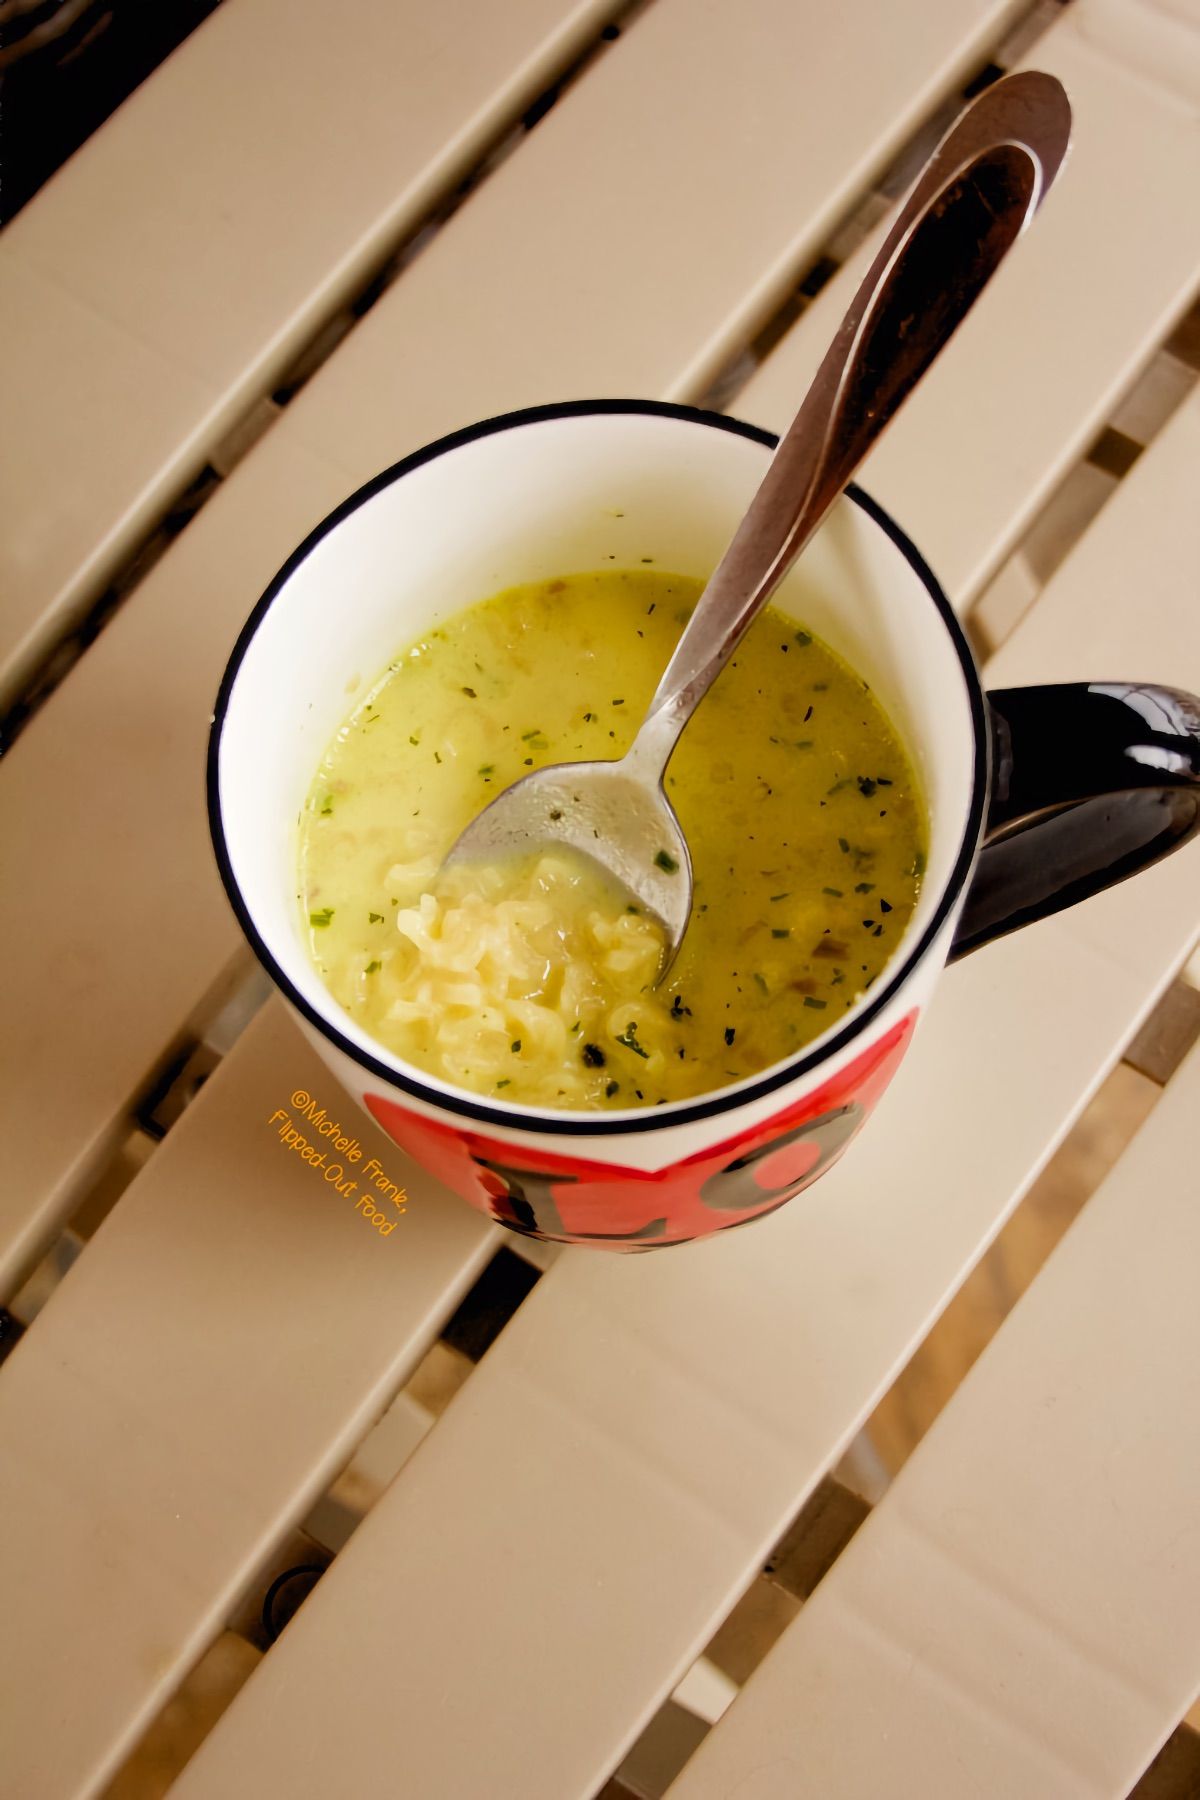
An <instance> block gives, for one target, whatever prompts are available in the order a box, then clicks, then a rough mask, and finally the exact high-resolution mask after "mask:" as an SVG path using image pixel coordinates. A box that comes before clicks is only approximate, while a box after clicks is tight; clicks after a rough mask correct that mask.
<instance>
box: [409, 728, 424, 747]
mask: <svg viewBox="0 0 1200 1800" xmlns="http://www.w3.org/2000/svg"><path fill="white" fill-rule="evenodd" d="M408 741H409V743H410V744H419V743H420V741H421V734H420V732H419V731H418V732H416V733H415V734H412V733H410V735H409V739H408Z"/></svg>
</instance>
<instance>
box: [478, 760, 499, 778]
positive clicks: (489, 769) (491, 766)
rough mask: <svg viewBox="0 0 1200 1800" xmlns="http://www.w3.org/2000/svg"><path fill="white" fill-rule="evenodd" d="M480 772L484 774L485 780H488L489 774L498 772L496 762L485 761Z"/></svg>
mask: <svg viewBox="0 0 1200 1800" xmlns="http://www.w3.org/2000/svg"><path fill="white" fill-rule="evenodd" d="M479 773H480V774H481V775H482V776H483V778H484V780H485V781H486V780H487V778H488V776H489V775H494V774H495V773H496V765H495V763H483V764H482V765H481V766H480V769H479Z"/></svg>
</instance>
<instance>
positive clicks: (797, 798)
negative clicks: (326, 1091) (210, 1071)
mask: <svg viewBox="0 0 1200 1800" xmlns="http://www.w3.org/2000/svg"><path fill="white" fill-rule="evenodd" d="M700 587H701V584H700V583H699V582H697V581H694V580H691V579H689V578H687V577H684V576H679V575H669V574H664V573H661V572H659V571H657V570H655V569H652V568H646V569H638V570H613V571H608V572H599V573H595V574H584V575H572V576H568V577H565V578H563V579H561V580H557V581H550V582H545V583H540V584H536V585H530V586H525V587H519V588H512V589H509V590H508V591H506V592H505V593H502V594H498V595H496V596H495V597H494V598H493V599H490V600H487V601H484V602H482V603H481V604H479V605H476V606H473V607H471V608H469V609H468V610H467V611H465V612H462V613H460V614H458V615H457V616H456V617H454V618H452V619H450V620H448V621H447V622H446V623H445V624H443V625H441V626H439V627H438V628H437V629H436V630H433V631H431V632H429V633H428V635H427V636H426V637H424V638H422V639H421V640H420V641H419V642H418V643H415V644H413V645H411V646H410V647H409V648H408V649H407V650H405V651H404V652H402V653H401V654H400V655H398V656H397V657H396V658H395V660H394V661H393V662H392V663H391V664H390V665H389V666H388V668H387V669H386V670H385V671H384V673H383V675H382V676H381V677H380V678H379V680H378V681H376V683H375V684H374V685H373V687H372V688H371V689H370V691H369V693H368V694H367V695H366V697H365V698H364V699H363V700H362V701H361V702H360V704H359V705H358V706H356V708H355V710H354V712H353V713H352V714H351V716H350V717H349V718H348V719H347V721H346V723H345V724H344V725H343V726H342V728H341V729H340V730H339V732H338V733H337V736H336V738H335V739H334V741H333V743H332V744H331V745H330V747H329V749H328V751H327V752H326V754H325V756H324V757H323V758H322V761H321V764H320V768H319V770H318V772H317V776H316V779H315V781H314V783H313V786H312V789H311V792H310V794H309V796H308V799H307V801H306V804H305V807H304V810H303V813H302V816H301V823H300V903H301V907H302V909H303V922H304V929H305V932H306V935H307V938H308V942H309V945H310V949H311V953H312V957H313V961H314V963H315V964H316V967H317V969H318V970H319V972H320V974H321V975H322V977H323V979H324V980H325V982H326V983H327V985H328V987H329V989H330V991H331V992H332V993H333V995H334V996H335V998H336V999H337V1000H338V1001H339V1002H340V1003H341V1005H342V1006H343V1007H344V1008H345V1009H346V1011H347V1012H348V1013H349V1014H350V1015H351V1016H352V1017H353V1018H354V1019H355V1020H356V1021H357V1022H358V1023H359V1025H360V1026H361V1027H362V1028H363V1029H364V1030H365V1031H367V1032H368V1033H370V1034H371V1036H373V1037H374V1038H376V1039H377V1040H378V1041H379V1042H380V1043H381V1044H383V1045H385V1046H386V1047H387V1048H388V1049H389V1050H391V1051H392V1052H394V1053H395V1054H396V1055H398V1056H399V1057H401V1058H403V1059H404V1060H405V1061H407V1062H410V1063H412V1064H414V1065H415V1066H417V1067H419V1068H421V1069H424V1070H426V1071H428V1072H429V1073H430V1074H433V1075H436V1076H438V1077H440V1078H441V1079H443V1080H447V1081H451V1082H453V1083H454V1084H455V1085H457V1086H461V1087H465V1088H468V1089H471V1090H472V1091H474V1092H477V1093H480V1094H483V1095H486V1096H488V1097H490V1098H496V1099H501V1100H506V1101H507V1100H511V1101H516V1102H520V1103H525V1104H530V1105H540V1106H551V1107H555V1106H557V1107H568V1108H572V1109H580V1110H589V1109H594V1108H620V1107H629V1106H641V1105H646V1106H651V1105H656V1104H659V1103H661V1102H663V1101H666V1100H678V1099H683V1098H685V1097H687V1096H690V1095H695V1094H700V1093H705V1092H707V1091H709V1090H711V1089H714V1088H719V1087H724V1086H726V1085H727V1084H729V1083H730V1082H734V1081H738V1080H741V1079H742V1078H743V1077H745V1076H747V1075H750V1074H753V1073H755V1072H756V1071H758V1070H761V1069H763V1068H766V1067H768V1066H770V1065H771V1064H773V1063H776V1062H778V1061H780V1060H781V1059H782V1058H785V1057H787V1056H790V1055H792V1054H794V1053H795V1052H796V1051H797V1050H799V1049H801V1048H802V1047H803V1046H804V1045H805V1044H807V1043H808V1042H809V1041H810V1040H811V1039H813V1038H815V1037H817V1036H818V1035H819V1034H820V1033H822V1032H824V1031H826V1030H828V1029H829V1028H830V1027H831V1026H833V1025H836V1023H837V1022H838V1020H839V1019H840V1018H841V1017H842V1015H843V1014H844V1013H845V1012H847V1011H848V1010H849V1009H850V1008H851V1007H852V1006H853V1005H854V1003H855V1001H856V1000H858V999H859V998H860V997H861V995H862V994H863V992H864V991H865V990H866V989H867V988H869V987H870V986H871V984H872V982H874V981H875V980H876V979H877V978H878V976H879V974H880V971H881V970H882V969H883V967H884V965H885V964H886V962H887V960H888V958H889V957H890V956H891V955H892V953H893V952H894V950H895V949H896V946H897V945H898V943H899V942H900V940H901V938H902V936H903V934H904V930H905V927H906V925H907V923H908V921H909V918H910V917H911V914H912V910H913V907H914V904H915V902H916V897H917V892H918V889H919V885H920V878H921V873H922V871H923V869H924V861H925V842H926V827H925V818H924V810H923V806H922V803H921V800H920V796H919V793H918V789H917V783H916V779H915V776H914V773H913V769H912V767H911V764H910V763H909V760H908V758H907V756H906V754H905V752H904V750H903V748H902V747H901V745H900V743H899V741H898V738H897V736H896V733H895V732H894V731H893V729H892V727H891V725H890V723H889V721H888V719H887V717H886V715H885V714H884V712H883V709H882V708H881V707H880V705H879V703H878V702H877V700H876V699H875V697H874V695H873V694H872V693H871V692H870V690H869V688H868V686H867V684H866V683H865V682H864V681H862V680H861V679H860V678H859V677H858V676H857V675H855V673H854V672H853V670H851V669H850V668H849V667H848V666H847V665H846V664H845V663H844V662H843V661H842V660H841V659H840V657H838V656H837V655H836V654H835V653H834V652H833V651H832V650H831V649H830V648H829V647H828V646H827V645H825V644H824V643H822V642H821V641H820V640H819V639H818V638H817V637H815V636H814V635H813V634H812V633H811V632H809V631H807V630H803V629H801V628H799V627H798V626H797V625H796V623H795V622H794V621H792V620H789V619H786V618H785V617H783V615H782V614H780V613H778V612H776V611H774V610H773V609H771V608H768V609H767V611H766V612H764V613H763V614H762V616H761V617H760V618H759V619H758V620H757V621H756V622H755V624H754V626H753V627H752V628H751V630H750V631H749V632H748V633H747V636H746V638H745V639H744V641H743V643H742V645H741V646H740V648H739V650H738V652H737V655H736V656H735V658H734V659H733V662H732V663H731V664H730V666H729V667H728V668H727V669H725V671H724V672H723V673H722V675H721V676H720V677H719V679H718V680H717V682H716V683H715V685H714V687H713V689H712V691H711V692H710V693H709V695H708V696H707V697H706V699H705V700H704V702H703V703H702V704H701V706H700V707H699V709H698V710H697V712H696V715H695V717H694V718H693V720H692V722H691V724H690V725H689V726H688V728H687V730H686V732H685V733H684V735H683V737H682V739H681V740H680V744H679V747H678V749H677V750H676V752H675V755H674V758H673V759H672V762H671V765H670V770H669V773H668V776H667V788H668V791H669V793H670V797H671V800H672V802H673V804H674V806H675V808H676V810H677V812H678V814H679V817H680V821H681V823H682V825H683V829H684V832H685V835H686V837H687V840H688V843H689V845H690V847H691V851H692V858H693V865H694V873H695V899H694V906H693V911H692V917H691V922H690V924H689V927H688V931H687V934H686V936H685V938H684V942H683V947H682V949H681V951H680V953H679V956H678V957H677V959H676V961H675V963H674V964H673V966H672V968H671V970H670V973H669V975H668V976H667V978H666V979H665V980H664V981H663V982H662V984H661V985H660V986H657V987H656V986H655V985H654V982H655V975H656V973H657V968H658V954H659V948H660V946H661V931H660V928H659V927H658V926H657V924H656V923H655V922H654V921H653V920H651V919H649V918H647V917H645V916H643V915H641V914H638V913H636V912H635V911H631V910H627V908H626V904H625V901H626V896H624V895H623V894H618V893H617V892H616V891H615V890H614V889H613V888H612V887H610V886H609V885H608V884H607V883H606V882H605V881H604V880H603V879H602V878H600V877H599V876H597V875H594V874H592V873H591V872H590V870H591V866H590V865H584V864H583V863H582V861H574V860H573V859H571V858H569V857H568V856H565V855H563V854H560V853H555V854H554V855H551V856H549V857H543V858H540V859H532V860H526V861H525V862H523V863H522V864H520V865H516V866H510V867H508V868H503V867H499V868H495V869H491V870H484V871H471V872H470V873H468V874H464V873H463V872H462V871H458V870H456V871H455V872H454V873H453V875H452V876H447V877H442V878H440V879H439V868H440V865H441V861H442V858H443V856H444V854H445V852H446V850H447V849H448V848H449V846H450V845H451V844H452V843H453V841H454V839H455V838H456V837H457V836H458V834H459V832H460V831H461V830H462V829H463V828H464V827H465V826H466V825H467V824H468V823H469V822H470V821H471V820H472V819H473V818H474V817H475V816H476V815H477V814H478V812H479V811H480V810H481V809H482V808H483V807H484V806H485V805H486V804H487V803H488V802H489V801H490V800H492V799H493V798H494V797H495V796H496V795H497V794H499V793H501V792H502V791H503V790H504V788H506V787H507V786H508V785H509V784H510V783H511V782H513V781H515V780H517V779H518V778H519V777H520V776H522V775H524V774H526V773H527V772H528V771H530V770H531V769H536V768H539V767H541V766H542V765H543V764H545V763H551V762H561V761H568V760H570V759H572V758H607V757H618V756H620V755H621V754H622V753H623V752H624V751H625V750H626V749H627V748H628V745H629V743H630V741H631V739H632V737H633V734H634V731H635V730H636V728H637V725H638V723H639V722H640V720H641V717H642V715H643V713H644V711H645V708H646V706H647V704H648V702H649V699H650V696H651V694H652V693H653V691H654V688H655V686H656V684H657V682H658V679H659V677H660V675H661V673H662V670H663V668H664V667H665V665H666V663H667V660H668V658H669V656H670V654H671V651H672V650H673V648H674V645H675V643H676V640H677V639H678V637H679V633H680V631H681V629H682V627H683V625H684V623H685V622H686V620H687V618H688V617H689V615H690V613H691V609H692V607H693V606H694V604H695V601H696V599H697V597H698V595H699V592H700Z"/></svg>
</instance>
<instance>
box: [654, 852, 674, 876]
mask: <svg viewBox="0 0 1200 1800" xmlns="http://www.w3.org/2000/svg"><path fill="white" fill-rule="evenodd" d="M654 866H655V868H656V869H661V870H662V871H663V874H664V875H678V873H679V864H678V863H677V862H676V860H675V858H674V857H673V856H672V855H671V852H670V851H669V850H660V851H658V853H657V854H656V856H655V858H654Z"/></svg>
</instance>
